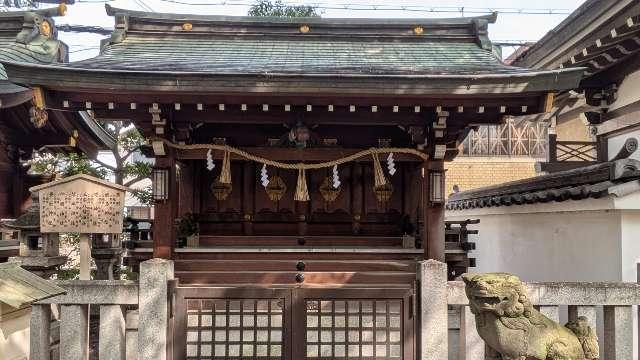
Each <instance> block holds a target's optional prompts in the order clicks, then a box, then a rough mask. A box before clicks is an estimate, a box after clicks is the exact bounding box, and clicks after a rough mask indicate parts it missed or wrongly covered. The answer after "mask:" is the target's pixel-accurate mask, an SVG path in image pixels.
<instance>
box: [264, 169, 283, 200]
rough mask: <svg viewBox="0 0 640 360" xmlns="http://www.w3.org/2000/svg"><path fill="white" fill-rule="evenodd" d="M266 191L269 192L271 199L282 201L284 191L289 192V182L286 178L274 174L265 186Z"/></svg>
mask: <svg viewBox="0 0 640 360" xmlns="http://www.w3.org/2000/svg"><path fill="white" fill-rule="evenodd" d="M264 191H266V192H267V196H268V197H269V200H271V201H280V199H282V196H284V193H285V192H287V184H285V183H284V180H282V178H281V177H280V176H277V175H276V176H272V177H271V178H270V179H269V184H268V185H267V186H266V187H265V188H264Z"/></svg>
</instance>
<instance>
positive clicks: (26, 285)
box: [0, 262, 66, 308]
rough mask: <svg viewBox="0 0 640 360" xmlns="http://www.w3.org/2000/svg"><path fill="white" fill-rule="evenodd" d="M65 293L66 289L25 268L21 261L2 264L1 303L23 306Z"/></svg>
mask: <svg viewBox="0 0 640 360" xmlns="http://www.w3.org/2000/svg"><path fill="white" fill-rule="evenodd" d="M63 294H66V290H65V289H63V288H61V287H59V286H56V285H54V284H53V283H52V282H50V281H47V280H45V279H43V278H41V277H39V276H37V275H35V274H33V273H31V272H29V271H27V270H25V269H23V268H22V267H20V263H17V262H9V263H3V264H0V303H5V304H7V305H9V306H11V307H14V308H21V307H24V306H26V305H30V304H32V303H34V302H37V301H41V300H44V299H48V298H50V297H54V296H58V295H63Z"/></svg>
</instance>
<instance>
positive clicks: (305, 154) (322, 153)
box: [176, 147, 422, 162]
mask: <svg viewBox="0 0 640 360" xmlns="http://www.w3.org/2000/svg"><path fill="white" fill-rule="evenodd" d="M241 149H242V150H244V151H246V152H248V153H250V154H253V155H256V156H261V157H265V158H268V159H270V160H274V161H287V162H298V161H314V162H320V161H331V160H336V159H340V158H343V157H346V156H349V155H352V154H355V153H357V152H360V151H362V150H363V149H340V148H310V149H297V148H280V147H273V148H271V147H243V148H241ZM206 155H207V150H204V149H197V150H176V159H180V160H204V159H206ZM222 156H223V153H222V152H220V151H214V152H213V157H214V159H216V160H221V159H222ZM394 158H395V159H396V161H397V162H419V161H422V160H421V159H420V158H418V157H416V156H412V155H410V154H394ZM231 160H244V158H241V157H238V156H237V155H235V154H232V155H231ZM358 161H359V162H371V161H372V159H371V157H370V156H368V157H363V158H361V159H359V160H358Z"/></svg>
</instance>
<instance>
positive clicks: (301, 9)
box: [249, 0, 320, 18]
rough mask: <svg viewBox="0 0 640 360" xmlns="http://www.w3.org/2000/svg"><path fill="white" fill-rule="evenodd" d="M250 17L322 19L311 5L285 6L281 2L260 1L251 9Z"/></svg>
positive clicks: (279, 0)
mask: <svg viewBox="0 0 640 360" xmlns="http://www.w3.org/2000/svg"><path fill="white" fill-rule="evenodd" d="M249 16H258V17H288V18H298V17H320V15H319V14H318V12H317V8H315V7H313V6H310V5H285V4H284V3H283V2H282V1H281V0H275V1H271V0H258V1H256V2H255V3H254V4H253V5H251V8H249Z"/></svg>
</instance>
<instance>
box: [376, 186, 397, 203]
mask: <svg viewBox="0 0 640 360" xmlns="http://www.w3.org/2000/svg"><path fill="white" fill-rule="evenodd" d="M373 192H374V193H375V194H376V198H377V199H378V201H380V202H387V201H389V199H391V195H392V194H393V185H391V183H389V182H387V183H384V184H382V185H378V186H376V187H374V188H373Z"/></svg>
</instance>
